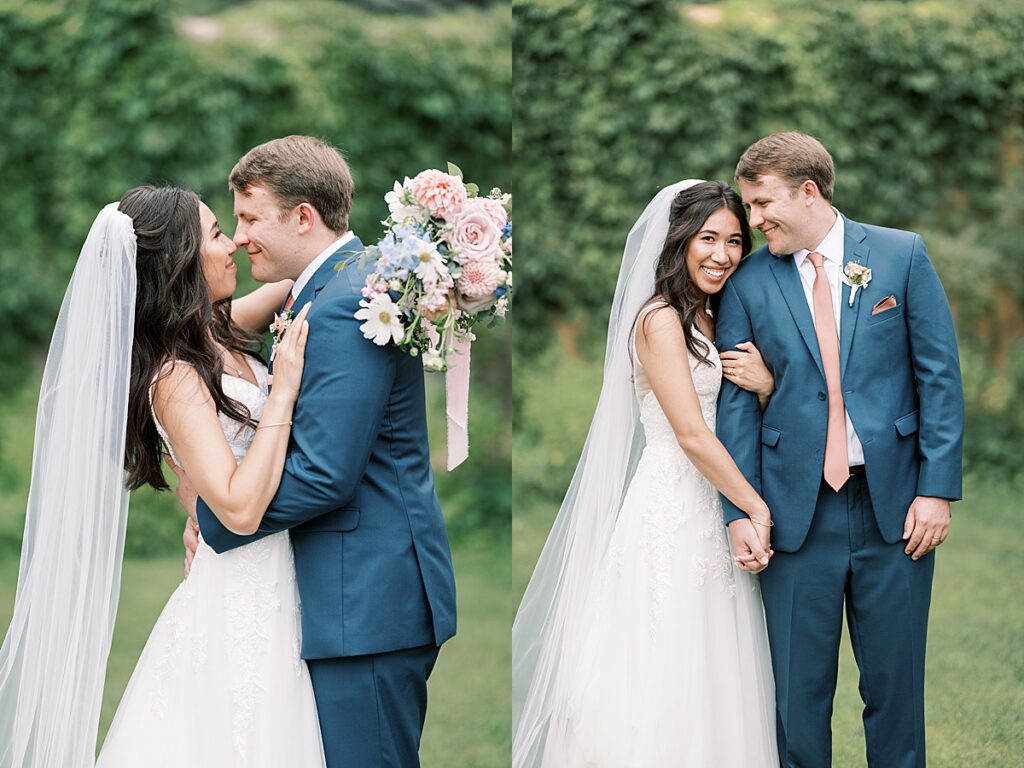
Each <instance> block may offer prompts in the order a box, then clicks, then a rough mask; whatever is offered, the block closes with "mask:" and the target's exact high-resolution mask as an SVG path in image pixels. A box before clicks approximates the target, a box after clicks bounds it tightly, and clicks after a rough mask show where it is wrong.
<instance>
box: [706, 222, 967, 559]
mask: <svg viewBox="0 0 1024 768" xmlns="http://www.w3.org/2000/svg"><path fill="white" fill-rule="evenodd" d="M844 219H845V217H844ZM850 261H859V262H860V263H861V264H863V265H864V266H866V267H870V269H871V273H872V277H871V281H870V283H869V284H868V286H867V287H866V288H864V289H862V290H860V291H858V292H857V294H856V297H855V300H854V304H853V306H852V307H851V306H850V305H849V296H850V287H849V286H847V285H844V286H843V291H842V295H843V304H842V307H841V310H840V314H841V322H840V330H839V337H840V344H839V350H840V369H841V370H840V375H841V380H842V389H843V399H844V401H845V404H846V409H847V411H848V413H849V415H850V419H851V420H852V421H853V425H854V427H855V428H856V430H857V436H858V437H859V438H860V441H861V444H862V445H863V447H864V463H865V469H866V472H867V481H868V487H869V489H870V493H871V503H872V505H873V506H874V509H875V516H876V518H877V522H878V527H879V529H880V530H881V532H882V535H883V537H884V538H885V540H886V541H888V542H890V543H893V542H896V541H898V540H899V539H900V538H901V537H902V535H903V524H904V521H905V519H906V515H907V510H908V509H909V507H910V504H911V502H912V501H913V500H914V497H915V496H938V497H943V498H947V499H959V498H960V496H961V462H962V454H963V422H964V401H963V387H962V384H961V379H960V360H959V356H958V353H957V345H956V335H955V333H954V329H953V319H952V315H951V314H950V310H949V302H948V301H947V300H946V294H945V292H944V291H943V289H942V285H941V283H940V282H939V278H938V276H937V275H936V273H935V269H934V268H933V267H932V264H931V262H930V261H929V259H928V254H927V252H926V251H925V247H924V242H923V241H922V240H921V237H920V236H919V235H916V234H914V233H913V232H903V231H900V230H896V229H886V228H883V227H875V226H870V225H865V224H858V223H857V222H854V221H851V220H849V219H845V258H844V264H846V263H848V262H850ZM889 295H893V296H895V297H896V306H895V307H894V308H892V309H888V310H885V311H882V312H880V313H878V314H874V315H873V314H872V307H873V306H874V305H875V304H876V303H878V302H879V301H880V300H881V299H883V298H885V297H886V296H889ZM716 333H717V338H716V346H717V348H718V350H719V351H725V350H727V349H733V348H735V346H736V345H737V344H739V343H741V342H744V341H753V342H754V344H755V345H756V346H757V348H758V350H760V352H761V355H762V356H763V357H764V360H765V362H766V363H767V364H768V366H769V368H771V369H772V371H773V373H774V375H775V392H774V393H773V394H772V396H771V400H770V402H769V403H768V406H767V408H766V409H765V411H764V413H763V414H762V413H761V411H760V409H759V408H758V403H757V397H756V396H755V395H753V394H751V393H750V392H746V391H745V390H742V389H740V388H738V387H736V386H735V385H734V384H731V383H730V382H728V381H723V382H722V391H721V395H720V396H719V405H718V421H717V432H718V437H719V439H721V441H722V443H723V444H724V445H725V447H726V449H727V450H728V451H729V453H730V454H731V455H732V457H733V458H734V459H735V460H736V464H737V465H738V466H739V468H740V471H742V472H743V474H744V475H745V476H746V478H747V480H749V481H750V483H751V485H753V486H754V488H755V490H757V491H758V493H760V494H761V496H762V498H764V500H765V501H766V502H767V503H768V507H769V509H771V512H772V517H773V520H774V522H775V527H774V528H773V529H772V544H773V546H774V547H776V548H777V549H779V550H781V551H783V552H794V551H796V550H797V549H799V548H800V545H801V544H802V543H803V541H804V538H805V537H806V535H807V531H808V529H809V528H810V524H811V518H812V516H813V515H814V508H815V503H816V500H817V496H818V489H819V487H820V483H821V475H822V467H823V464H824V457H825V431H826V426H827V423H828V400H827V394H826V391H827V389H826V386H825V374H824V369H823V368H822V364H821V354H820V352H819V349H818V341H817V336H816V335H815V331H814V320H813V318H812V315H811V310H810V307H809V306H808V304H807V299H806V297H805V295H804V291H803V286H802V284H801V282H800V275H799V274H798V272H797V268H796V263H795V261H794V259H793V257H792V255H786V256H779V257H776V256H773V255H772V254H771V252H770V251H769V250H768V247H767V246H765V247H763V248H761V249H759V250H758V251H756V252H755V253H753V254H751V255H750V257H749V258H748V259H747V260H746V261H745V262H744V263H743V264H742V265H741V267H740V268H739V269H738V270H737V271H736V273H735V274H734V275H733V276H732V278H731V279H730V280H729V281H728V282H727V283H726V285H725V288H724V289H723V292H722V301H721V305H720V307H719V312H718V323H717V329H716ZM723 505H724V510H725V520H726V522H727V523H728V522H731V521H733V520H736V519H738V518H739V517H741V516H743V512H741V511H740V510H739V509H738V508H737V507H736V506H735V505H733V504H732V503H731V502H730V501H729V500H728V499H725V498H723Z"/></svg>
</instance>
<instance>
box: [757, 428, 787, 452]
mask: <svg viewBox="0 0 1024 768" xmlns="http://www.w3.org/2000/svg"><path fill="white" fill-rule="evenodd" d="M780 437H782V433H781V432H780V431H779V430H777V429H776V428H775V427H764V426H762V427H761V443H762V444H764V445H767V446H768V447H769V448H774V447H775V445H776V443H778V442H779V438H780Z"/></svg>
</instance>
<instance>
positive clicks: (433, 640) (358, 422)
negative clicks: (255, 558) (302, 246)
mask: <svg viewBox="0 0 1024 768" xmlns="http://www.w3.org/2000/svg"><path fill="white" fill-rule="evenodd" d="M363 248H364V246H363V245H362V243H360V242H359V240H358V239H356V240H354V241H350V242H349V243H348V244H347V245H345V246H344V247H342V248H341V249H340V250H339V251H338V252H337V253H335V254H334V255H333V256H332V257H330V258H329V259H328V260H327V261H326V262H325V263H324V264H323V265H322V266H321V267H320V269H319V270H317V272H316V273H315V274H314V275H313V277H312V279H310V281H309V283H308V284H307V285H306V286H305V287H304V288H303V290H302V292H301V294H300V295H299V296H298V297H297V299H296V301H295V307H296V309H299V308H301V307H303V306H304V305H305V304H306V302H308V301H312V302H313V306H312V308H311V309H310V312H309V315H308V321H309V337H308V339H307V343H306V364H305V369H304V370H303V374H302V389H301V391H300V394H299V399H298V402H297V403H296V405H295V412H294V416H293V427H292V433H291V441H290V443H289V447H288V455H287V459H286V461H285V468H284V475H283V476H282V478H281V485H280V488H279V489H278V491H277V494H276V495H275V496H274V499H273V500H272V501H271V503H270V506H269V508H268V509H267V511H266V514H265V515H264V518H263V522H262V523H261V524H260V528H259V531H258V532H257V533H255V534H253V535H252V536H238V535H236V534H234V533H232V532H230V531H229V530H227V529H226V528H225V527H224V526H223V525H222V524H221V523H220V521H219V520H217V518H216V517H215V516H214V514H213V513H212V511H211V510H210V508H209V507H208V506H207V505H206V504H205V503H204V502H203V501H202V499H200V500H199V504H198V508H197V511H198V516H199V524H200V528H201V530H202V534H203V538H204V540H205V541H206V542H207V544H209V545H210V546H211V547H212V548H213V549H214V550H215V551H217V552H224V551H227V550H230V549H233V548H234V547H239V546H242V545H244V544H247V543H249V542H250V541H254V540H256V539H258V538H262V537H263V536H267V535H269V534H271V533H276V532H278V531H282V530H285V529H290V530H291V540H292V546H293V548H294V550H295V571H296V577H297V581H298V588H299V595H300V598H301V600H302V656H303V658H306V659H323V658H335V657H340V656H357V655H363V654H371V653H383V652H387V651H393V650H399V649H402V648H414V647H418V646H422V645H431V644H434V645H441V643H443V642H444V641H445V640H447V639H448V638H450V637H451V636H452V635H454V634H455V576H454V573H453V571H452V562H451V553H450V549H449V546H448V537H447V533H446V531H445V524H444V518H443V517H442V515H441V507H440V504H439V503H438V499H437V494H436V492H435V490H434V475H433V471H432V469H431V465H430V447H429V444H428V442H427V422H426V406H425V396H424V382H423V364H422V362H421V360H420V359H419V358H418V357H415V358H414V357H411V356H409V355H408V354H406V353H405V352H403V351H400V350H399V349H398V348H397V347H395V346H394V345H392V344H389V345H387V346H385V347H379V346H377V345H376V344H374V343H373V342H372V341H370V340H369V339H366V338H364V337H363V334H362V332H361V331H360V330H359V326H360V324H361V322H360V321H359V320H357V319H356V318H355V317H354V315H355V312H356V311H357V310H358V309H359V300H360V299H361V298H362V297H361V295H360V289H361V288H362V287H363V284H364V280H365V277H366V273H367V272H368V271H369V270H370V269H372V265H367V266H366V267H364V268H360V266H359V254H360V253H361V252H362V251H363ZM342 260H344V261H345V263H346V266H345V268H344V269H343V270H342V271H341V272H336V271H335V267H336V265H337V264H338V263H339V262H341V261H342Z"/></svg>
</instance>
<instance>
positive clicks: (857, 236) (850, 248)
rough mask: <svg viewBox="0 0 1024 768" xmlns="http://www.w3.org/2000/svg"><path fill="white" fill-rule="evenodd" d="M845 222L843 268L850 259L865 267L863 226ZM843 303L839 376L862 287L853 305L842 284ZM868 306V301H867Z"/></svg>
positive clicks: (850, 345) (850, 342)
mask: <svg viewBox="0 0 1024 768" xmlns="http://www.w3.org/2000/svg"><path fill="white" fill-rule="evenodd" d="M843 221H844V223H845V235H844V237H843V267H842V268H843V269H845V268H846V265H847V264H848V263H849V262H851V261H859V262H860V263H861V264H863V265H864V266H865V267H866V266H868V256H870V255H871V249H870V248H869V247H868V244H867V243H865V242H864V240H865V238H866V237H867V233H866V232H865V231H864V227H862V226H861V225H860V224H858V223H857V222H855V221H850V220H849V219H847V218H846V217H845V216H843ZM842 288H843V299H842V301H843V305H842V306H841V307H840V308H839V316H840V320H841V322H840V324H839V376H840V378H842V376H843V375H844V374H845V373H846V364H847V362H848V361H849V359H850V350H851V349H852V348H853V334H854V333H855V332H856V330H857V319H858V318H859V317H860V314H861V313H860V308H861V305H862V304H863V303H864V295H863V294H864V289H863V288H861V289H860V290H858V291H857V296H856V298H855V299H854V302H853V306H852V307H851V306H850V286H848V285H847V284H846V283H843V284H842ZM869 306H870V302H869Z"/></svg>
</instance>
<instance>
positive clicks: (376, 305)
mask: <svg viewBox="0 0 1024 768" xmlns="http://www.w3.org/2000/svg"><path fill="white" fill-rule="evenodd" d="M359 306H360V307H362V309H360V310H359V311H358V312H356V320H365V321H366V322H365V323H363V324H362V325H361V326H359V330H360V331H362V332H363V336H365V337H366V338H368V339H372V340H373V343H374V344H376V345H377V346H380V347H383V346H384V345H385V344H387V343H388V342H389V341H394V342H395V343H396V344H398V343H399V342H400V341H401V340H402V337H403V336H405V328H403V327H402V319H401V318H402V311H401V310H400V309H399V308H398V305H397V304H395V302H394V301H392V300H391V297H390V296H389V295H388V294H386V293H378V294H377V295H375V296H374V297H373V298H372V299H370V300H369V301H366V300H365V299H364V300H363V301H360V302H359Z"/></svg>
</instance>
